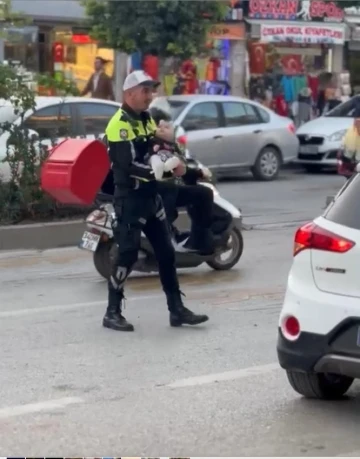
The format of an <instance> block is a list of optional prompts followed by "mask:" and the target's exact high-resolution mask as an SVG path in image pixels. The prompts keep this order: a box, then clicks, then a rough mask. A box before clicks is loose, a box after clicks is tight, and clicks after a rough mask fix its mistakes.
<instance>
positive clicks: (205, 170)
mask: <svg viewBox="0 0 360 459" xmlns="http://www.w3.org/2000/svg"><path fill="white" fill-rule="evenodd" d="M201 174H202V176H203V177H204V178H205V179H209V180H210V179H211V177H212V172H211V170H210V169H208V168H207V167H206V166H202V168H201Z"/></svg>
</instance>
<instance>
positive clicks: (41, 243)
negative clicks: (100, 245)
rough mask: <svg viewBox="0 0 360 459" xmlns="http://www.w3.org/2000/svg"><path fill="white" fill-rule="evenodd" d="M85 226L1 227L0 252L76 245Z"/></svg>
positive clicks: (250, 228)
mask: <svg viewBox="0 0 360 459" xmlns="http://www.w3.org/2000/svg"><path fill="white" fill-rule="evenodd" d="M299 223H303V222H302V221H299V222H297V221H293V222H279V223H263V224H246V223H243V224H242V227H243V231H253V230H266V229H268V230H270V229H280V228H287V227H293V226H297V225H298V224H299ZM176 226H177V227H178V228H179V229H180V230H184V229H186V220H185V219H184V218H183V215H182V213H180V215H179V219H178V220H177V222H176ZM85 229H86V225H85V222H84V220H72V221H65V222H52V223H33V224H28V225H11V226H2V227H1V226H0V252H1V251H2V252H5V251H22V250H38V251H42V250H49V249H60V248H64V247H74V246H77V245H78V243H79V241H80V239H81V236H82V234H83V232H84V231H85Z"/></svg>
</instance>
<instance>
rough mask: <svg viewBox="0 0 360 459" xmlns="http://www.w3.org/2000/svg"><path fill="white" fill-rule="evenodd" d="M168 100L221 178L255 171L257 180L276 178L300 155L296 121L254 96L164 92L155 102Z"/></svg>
mask: <svg viewBox="0 0 360 459" xmlns="http://www.w3.org/2000/svg"><path fill="white" fill-rule="evenodd" d="M165 105H166V106H167V107H168V106H170V110H171V116H172V119H173V122H174V124H175V125H176V126H181V127H182V128H183V129H184V130H185V131H186V137H187V139H186V140H187V147H188V148H189V150H190V152H191V154H192V155H193V156H194V157H196V158H197V159H198V160H199V161H201V162H202V163H203V164H205V165H206V166H208V167H209V168H210V169H211V170H212V171H213V172H214V173H215V175H216V176H217V177H219V176H223V177H224V176H225V177H233V176H237V175H239V174H240V173H241V172H243V171H244V170H245V171H246V170H251V172H252V173H253V176H254V177H255V178H256V179H258V180H266V181H270V180H274V179H275V178H276V177H277V176H278V174H279V171H280V167H281V165H282V164H286V163H289V162H292V161H293V160H294V159H296V157H297V154H298V150H299V141H298V139H297V137H296V135H295V127H294V124H293V122H292V120H291V119H289V118H285V117H282V116H279V115H277V114H276V113H274V112H273V111H272V110H269V109H267V108H265V107H264V106H262V105H260V104H258V103H256V102H253V101H251V100H249V99H244V98H240V97H232V96H217V95H189V96H170V97H158V98H156V99H155V100H154V102H153V104H152V106H158V107H159V108H161V107H163V106H165Z"/></svg>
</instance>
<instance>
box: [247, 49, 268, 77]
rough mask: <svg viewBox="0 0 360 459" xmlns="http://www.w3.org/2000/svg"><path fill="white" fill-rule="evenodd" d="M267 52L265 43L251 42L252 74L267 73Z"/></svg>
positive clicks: (250, 61) (250, 60)
mask: <svg viewBox="0 0 360 459" xmlns="http://www.w3.org/2000/svg"><path fill="white" fill-rule="evenodd" d="M265 53H266V45H265V44H264V43H250V46H249V68H250V74H255V75H258V74H263V73H265V62H266V59H265Z"/></svg>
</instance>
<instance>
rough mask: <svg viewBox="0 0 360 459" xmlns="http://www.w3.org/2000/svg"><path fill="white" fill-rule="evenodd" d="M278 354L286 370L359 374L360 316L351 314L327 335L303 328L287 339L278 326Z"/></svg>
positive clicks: (353, 375)
mask: <svg viewBox="0 0 360 459" xmlns="http://www.w3.org/2000/svg"><path fill="white" fill-rule="evenodd" d="M277 354H278V360H279V363H280V366H281V367H282V368H284V369H285V370H293V371H294V370H295V371H304V372H312V371H314V372H318V373H334V374H341V375H345V376H350V377H353V378H359V377H360V318H359V317H351V318H348V319H346V320H344V321H343V322H341V323H340V324H339V325H338V326H336V327H335V328H334V329H333V330H331V331H330V333H328V334H327V335H319V334H316V333H308V332H303V333H301V334H300V336H299V338H298V339H297V340H296V341H288V340H287V339H286V338H285V337H284V336H283V334H282V332H281V330H280V329H279V334H278V341H277Z"/></svg>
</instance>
